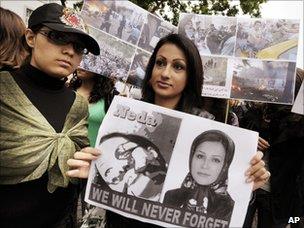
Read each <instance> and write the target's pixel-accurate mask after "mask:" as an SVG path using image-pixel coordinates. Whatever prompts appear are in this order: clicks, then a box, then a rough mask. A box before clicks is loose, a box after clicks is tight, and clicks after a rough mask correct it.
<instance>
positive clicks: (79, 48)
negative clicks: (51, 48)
mask: <svg viewBox="0 0 304 228" xmlns="http://www.w3.org/2000/svg"><path fill="white" fill-rule="evenodd" d="M38 33H40V34H42V35H44V36H46V37H47V38H48V39H49V40H50V41H52V42H53V43H54V44H56V45H67V44H72V45H73V48H74V51H75V52H76V53H77V54H84V55H86V54H88V53H89V51H88V49H86V47H85V45H84V43H82V42H80V41H79V37H77V36H75V35H72V34H71V33H65V32H59V31H55V30H39V31H38Z"/></svg>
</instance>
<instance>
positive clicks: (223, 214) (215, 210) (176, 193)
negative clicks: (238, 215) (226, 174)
mask: <svg viewBox="0 0 304 228" xmlns="http://www.w3.org/2000/svg"><path fill="white" fill-rule="evenodd" d="M194 195H195V190H192V189H189V188H178V189H173V190H170V191H167V192H166V194H165V197H164V204H165V205H168V206H170V207H174V208H179V209H181V208H182V209H185V210H187V202H188V201H189V200H191V199H193V198H194V197H193V196H194ZM233 207H234V201H233V199H232V198H231V197H230V195H229V194H227V195H221V194H216V193H215V192H214V191H211V190H210V191H209V193H208V206H207V214H206V216H208V217H212V218H214V219H221V220H225V221H227V222H228V223H230V219H231V215H232V211H233ZM190 211H192V210H190ZM193 212H194V211H193ZM194 213H197V212H194Z"/></svg>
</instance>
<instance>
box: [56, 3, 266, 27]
mask: <svg viewBox="0 0 304 228" xmlns="http://www.w3.org/2000/svg"><path fill="white" fill-rule="evenodd" d="M65 1H66V0H61V2H62V3H64V2H65ZM130 1H131V2H133V3H135V4H136V5H138V6H140V7H142V8H143V9H145V10H147V11H149V12H151V13H157V14H159V15H161V16H162V17H163V18H164V19H165V20H167V21H170V22H171V23H173V24H174V25H177V23H178V18H179V14H180V13H182V12H184V13H196V14H209V15H225V16H235V15H237V14H238V13H239V12H240V11H242V12H243V14H248V15H251V16H253V17H260V16H261V12H260V5H261V4H262V3H265V2H266V1H267V0H240V3H239V5H236V4H235V2H234V1H231V0H230V1H229V0H197V1H185V0H130ZM82 4H83V1H79V2H76V3H74V8H78V9H80V8H81V6H82Z"/></svg>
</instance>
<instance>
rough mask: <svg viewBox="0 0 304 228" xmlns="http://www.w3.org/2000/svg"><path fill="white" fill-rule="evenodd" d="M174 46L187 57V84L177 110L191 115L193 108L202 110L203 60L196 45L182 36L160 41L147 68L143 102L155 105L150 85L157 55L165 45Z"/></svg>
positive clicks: (177, 35)
mask: <svg viewBox="0 0 304 228" xmlns="http://www.w3.org/2000/svg"><path fill="white" fill-rule="evenodd" d="M167 43H170V44H174V45H176V46H177V47H178V48H180V49H181V50H182V51H183V53H184V54H185V56H186V62H187V84H186V87H185V89H184V90H183V92H182V96H181V99H180V100H179V102H178V104H177V107H176V110H179V111H183V112H187V113H191V111H192V109H193V108H201V102H200V96H201V92H202V86H203V67H202V60H201V57H200V55H199V52H198V50H197V48H196V46H195V44H194V43H193V42H192V41H191V40H190V39H188V38H187V37H185V36H183V35H180V34H169V35H167V36H166V37H164V38H162V39H160V40H159V42H158V43H157V45H156V47H155V48H154V51H153V53H152V56H151V57H150V60H149V63H148V65H147V68H146V75H145V78H144V81H143V87H142V100H143V101H146V102H149V103H154V95H155V93H154V90H153V88H152V87H151V85H150V82H149V81H150V79H151V77H152V71H153V68H154V65H155V60H156V54H157V52H158V50H159V49H160V48H161V47H162V46H163V45H164V44H167Z"/></svg>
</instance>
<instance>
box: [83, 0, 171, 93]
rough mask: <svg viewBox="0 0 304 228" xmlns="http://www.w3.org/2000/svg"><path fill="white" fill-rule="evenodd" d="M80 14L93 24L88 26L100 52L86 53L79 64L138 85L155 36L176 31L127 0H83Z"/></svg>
mask: <svg viewBox="0 0 304 228" xmlns="http://www.w3.org/2000/svg"><path fill="white" fill-rule="evenodd" d="M81 15H82V17H83V18H84V21H85V22H86V24H88V25H89V26H92V27H93V28H94V29H92V28H91V27H90V34H91V35H93V36H94V37H95V38H96V39H97V40H98V41H99V45H100V49H101V53H102V54H101V55H100V56H97V57H96V56H93V55H90V54H89V55H88V56H86V58H84V59H83V62H82V64H81V67H83V68H84V69H86V70H89V71H93V72H95V73H98V74H101V75H104V76H107V77H111V78H115V79H117V80H120V81H122V82H127V83H130V84H131V85H133V86H135V87H138V88H140V87H141V85H142V80H143V77H144V73H145V67H146V65H147V62H148V60H149V58H150V55H151V52H152V51H153V49H154V47H155V45H156V44H157V42H158V41H159V39H160V38H161V37H164V36H166V35H167V34H169V33H172V32H176V31H177V28H176V27H175V26H173V25H171V24H170V23H168V22H166V21H164V20H163V19H161V18H159V17H157V16H155V15H152V14H150V13H149V12H148V11H145V10H143V9H142V8H140V7H138V6H137V5H135V4H133V3H131V2H129V1H102V0H100V1H96V0H95V1H93V0H85V1H84V4H83V7H82V10H81ZM93 30H94V31H93ZM91 31H92V33H91ZM130 66H131V67H130ZM128 76H129V79H128ZM127 79H128V80H127Z"/></svg>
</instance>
